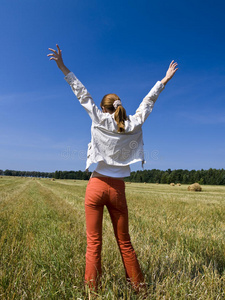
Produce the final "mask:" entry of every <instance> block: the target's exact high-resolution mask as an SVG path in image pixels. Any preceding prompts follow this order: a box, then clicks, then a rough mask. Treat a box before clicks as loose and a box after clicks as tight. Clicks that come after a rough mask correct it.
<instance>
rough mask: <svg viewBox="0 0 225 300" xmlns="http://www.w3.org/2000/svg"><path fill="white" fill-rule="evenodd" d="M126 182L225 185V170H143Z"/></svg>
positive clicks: (81, 175)
mask: <svg viewBox="0 0 225 300" xmlns="http://www.w3.org/2000/svg"><path fill="white" fill-rule="evenodd" d="M0 175H1V176H3V175H5V176H22V177H40V178H55V179H80V180H88V179H89V178H90V176H91V172H85V171H55V172H37V171H15V170H5V171H3V170H0ZM125 181H130V182H146V183H147V182H148V183H167V184H170V183H183V184H192V183H194V182H198V183H199V184H209V185H225V170H224V169H212V168H211V169H209V170H203V169H202V170H191V171H189V170H182V169H179V170H171V169H168V170H166V171H161V170H157V169H152V170H143V171H135V172H131V175H130V176H129V177H126V178H125Z"/></svg>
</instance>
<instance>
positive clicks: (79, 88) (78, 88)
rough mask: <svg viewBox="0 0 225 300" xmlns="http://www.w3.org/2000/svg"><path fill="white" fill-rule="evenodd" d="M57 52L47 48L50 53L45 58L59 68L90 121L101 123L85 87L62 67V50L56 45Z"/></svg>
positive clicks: (96, 109)
mask: <svg viewBox="0 0 225 300" xmlns="http://www.w3.org/2000/svg"><path fill="white" fill-rule="evenodd" d="M56 47H57V51H56V50H54V49H52V48H48V49H49V50H50V51H52V53H49V54H48V55H47V56H49V57H50V60H54V61H55V62H56V64H57V66H58V67H59V69H60V70H61V71H62V72H63V74H64V75H65V80H66V81H67V83H68V84H69V85H70V86H71V89H72V91H73V92H74V94H75V95H76V97H77V98H78V100H79V102H80V104H81V105H82V106H83V107H84V109H85V110H86V111H87V113H88V114H89V116H90V118H91V119H92V121H94V122H95V123H99V122H100V121H101V117H102V114H103V113H102V112H101V111H100V110H99V108H98V107H97V105H95V103H94V100H93V99H92V97H91V95H90V94H89V93H88V91H87V89H86V88H85V86H84V85H83V84H82V83H81V82H80V80H79V79H78V78H77V77H76V76H75V75H74V74H73V73H72V72H71V71H70V70H69V69H68V68H67V67H66V66H65V65H64V63H63V59H62V50H61V49H60V48H59V46H58V45H56Z"/></svg>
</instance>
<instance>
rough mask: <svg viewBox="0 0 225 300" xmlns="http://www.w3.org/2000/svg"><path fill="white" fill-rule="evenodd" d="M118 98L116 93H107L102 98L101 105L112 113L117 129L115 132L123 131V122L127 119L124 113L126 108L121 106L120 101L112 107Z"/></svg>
mask: <svg viewBox="0 0 225 300" xmlns="http://www.w3.org/2000/svg"><path fill="white" fill-rule="evenodd" d="M118 100H120V98H119V97H118V96H117V95H116V94H107V95H105V96H104V97H103V98H102V101H101V104H100V106H101V107H105V108H106V109H108V110H109V111H110V112H112V113H114V112H115V114H114V119H115V121H116V123H117V126H118V129H117V132H125V123H124V121H126V120H127V119H128V117H127V114H126V110H125V108H124V107H123V106H122V104H121V102H120V101H119V102H120V104H117V105H115V107H116V108H115V107H114V105H113V104H114V102H115V101H118Z"/></svg>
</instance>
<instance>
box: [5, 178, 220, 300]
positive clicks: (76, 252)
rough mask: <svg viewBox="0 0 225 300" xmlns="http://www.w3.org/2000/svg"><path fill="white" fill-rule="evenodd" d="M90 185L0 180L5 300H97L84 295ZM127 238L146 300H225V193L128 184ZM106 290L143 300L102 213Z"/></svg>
mask: <svg viewBox="0 0 225 300" xmlns="http://www.w3.org/2000/svg"><path fill="white" fill-rule="evenodd" d="M86 185H87V181H78V180H76V181H75V180H55V181H52V180H51V179H38V178H35V179H34V178H17V177H14V178H13V177H1V178H0V235H1V238H0V259H1V261H0V299H10V300H12V299H92V298H93V296H92V295H91V294H90V291H88V290H87V289H86V290H85V287H84V284H83V282H84V269H85V250H86V236H85V215H84V195H85V188H86ZM126 193H127V201H128V206H129V217H130V219H129V220H130V223H129V226H130V235H131V239H132V244H133V246H134V248H135V250H136V253H137V255H138V258H139V262H140V264H141V267H142V270H143V273H144V274H145V279H146V282H147V283H148V296H147V299H203V300H205V299H210V300H211V299H225V289H224V281H225V186H203V191H202V192H189V191H187V185H181V186H170V185H166V184H165V185H162V184H158V185H157V184H148V183H147V184H144V183H131V184H126ZM103 222H104V226H103V227H104V231H103V250H102V266H103V278H102V288H101V289H100V290H99V291H98V294H97V295H95V299H142V295H136V294H135V293H134V292H133V291H132V289H131V288H130V286H129V285H127V283H126V280H125V272H124V269H123V265H122V260H121V258H120V254H119V250H118V248H117V244H116V241H115V238H114V235H113V230H112V226H111V221H110V218H109V215H108V212H107V211H106V209H105V214H104V221H103Z"/></svg>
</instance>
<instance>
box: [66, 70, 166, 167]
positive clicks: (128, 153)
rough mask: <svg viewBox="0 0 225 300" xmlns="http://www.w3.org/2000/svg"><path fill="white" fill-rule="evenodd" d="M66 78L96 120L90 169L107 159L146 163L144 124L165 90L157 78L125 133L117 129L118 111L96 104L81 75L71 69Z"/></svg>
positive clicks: (110, 162) (116, 163) (111, 162)
mask: <svg viewBox="0 0 225 300" xmlns="http://www.w3.org/2000/svg"><path fill="white" fill-rule="evenodd" d="M65 80H66V81H67V82H68V83H69V85H70V86H71V88H72V90H73V92H74V94H75V95H76V96H77V98H78V100H79V102H80V104H81V105H82V106H83V107H84V108H85V110H86V111H87V113H88V114H89V116H90V118H91V120H92V126H91V142H90V143H89V144H88V152H87V162H86V169H88V168H89V166H90V165H91V164H92V163H98V162H101V161H103V162H105V163H106V164H107V165H112V166H129V165H130V164H132V163H135V162H138V161H142V162H144V150H143V136H142V125H143V123H144V122H145V120H146V119H147V117H148V116H149V114H150V113H151V112H152V109H153V106H154V103H155V101H156V100H157V98H158V96H159V94H160V93H161V91H162V90H163V89H164V85H163V84H162V83H161V81H157V82H156V84H155V85H154V87H153V88H152V89H151V90H150V92H149V93H148V94H147V95H146V96H145V97H144V99H143V100H142V102H141V104H140V105H139V107H138V109H137V110H136V113H135V114H134V115H130V116H129V117H128V120H126V121H125V132H122V133H120V132H117V123H116V121H115V119H114V114H109V113H103V112H102V111H101V110H100V109H99V108H98V107H97V106H96V104H95V103H94V101H93V99H92V97H91V95H90V94H89V93H88V91H87V89H86V88H85V87H84V85H83V84H82V83H81V82H80V81H79V80H78V79H77V77H76V76H75V75H74V74H73V73H72V72H70V73H69V74H68V75H67V76H66V77H65Z"/></svg>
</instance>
